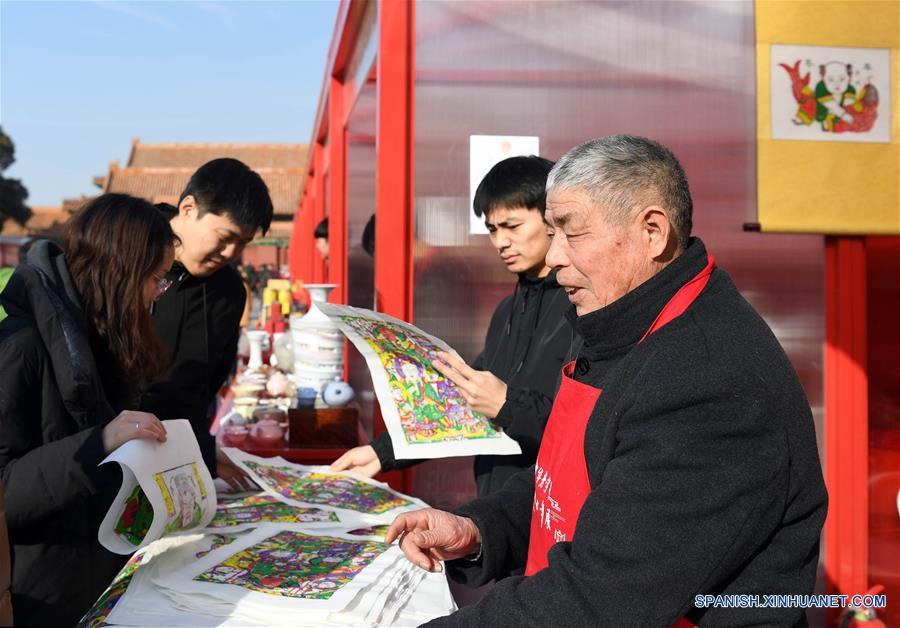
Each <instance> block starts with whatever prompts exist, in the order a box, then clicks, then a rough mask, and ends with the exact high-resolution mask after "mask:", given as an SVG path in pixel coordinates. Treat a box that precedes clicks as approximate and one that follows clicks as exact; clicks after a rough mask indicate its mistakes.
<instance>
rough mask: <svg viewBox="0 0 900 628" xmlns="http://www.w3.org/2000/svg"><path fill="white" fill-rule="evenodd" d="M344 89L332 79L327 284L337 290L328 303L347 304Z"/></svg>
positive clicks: (329, 104)
mask: <svg viewBox="0 0 900 628" xmlns="http://www.w3.org/2000/svg"><path fill="white" fill-rule="evenodd" d="M345 91H346V90H345V88H344V86H343V84H342V83H341V81H340V80H338V79H336V78H332V79H331V93H330V94H329V98H328V117H329V122H328V127H329V130H330V137H329V144H328V150H329V153H330V155H329V166H330V167H329V177H328V186H329V188H330V190H329V191H330V194H329V196H330V199H329V200H330V204H331V207H330V208H329V214H328V247H329V252H328V282H329V283H336V284H337V285H338V287H337V289H336V290H335V291H334V292H333V293H332V297H331V300H332V301H334V302H335V303H346V302H347V127H346V120H345V119H344V92H345Z"/></svg>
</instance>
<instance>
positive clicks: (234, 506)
mask: <svg viewBox="0 0 900 628" xmlns="http://www.w3.org/2000/svg"><path fill="white" fill-rule="evenodd" d="M260 521H269V522H275V523H309V522H317V521H340V519H339V518H338V516H337V514H336V513H334V512H333V511H331V510H322V509H321V508H299V507H297V506H291V505H290V504H285V503H284V502H280V501H278V500H277V499H275V498H274V497H272V496H271V495H250V496H249V497H241V498H239V499H234V500H229V501H224V502H222V503H220V504H219V505H218V506H217V507H216V515H215V516H214V517H213V520H212V521H210V523H209V527H210V528H226V527H229V526H236V525H241V524H245V523H258V522H260Z"/></svg>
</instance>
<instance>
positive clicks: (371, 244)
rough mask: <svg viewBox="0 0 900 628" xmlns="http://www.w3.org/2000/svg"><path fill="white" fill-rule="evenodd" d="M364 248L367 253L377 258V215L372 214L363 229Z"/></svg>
mask: <svg viewBox="0 0 900 628" xmlns="http://www.w3.org/2000/svg"><path fill="white" fill-rule="evenodd" d="M362 247H363V250H364V251H365V252H366V253H368V254H369V255H370V256H372V257H375V214H372V216H371V218H369V222H367V223H366V226H365V227H364V228H363V234H362Z"/></svg>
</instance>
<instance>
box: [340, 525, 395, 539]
mask: <svg viewBox="0 0 900 628" xmlns="http://www.w3.org/2000/svg"><path fill="white" fill-rule="evenodd" d="M389 527H390V526H389V525H387V524H382V525H377V526H368V527H366V528H356V529H355V530H350V531H349V532H347V534H353V535H354V536H380V537H381V538H384V537H386V536H387V531H388V528H389Z"/></svg>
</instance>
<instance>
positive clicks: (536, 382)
mask: <svg viewBox="0 0 900 628" xmlns="http://www.w3.org/2000/svg"><path fill="white" fill-rule="evenodd" d="M552 167H553V162H551V161H548V160H546V159H542V158H541V157H535V156H531V157H510V158H509V159H504V160H503V161H501V162H499V163H498V164H496V165H495V166H494V167H493V168H492V169H491V170H490V171H489V172H488V173H487V175H485V177H484V179H483V180H482V181H481V183H480V184H479V186H478V189H477V190H476V192H475V199H474V210H475V214H476V215H477V216H484V221H485V224H486V225H487V228H488V231H489V232H490V237H491V243H492V244H493V245H494V248H496V249H497V252H498V253H499V255H500V259H501V260H502V261H503V263H504V264H505V265H506V268H507V270H509V272H511V273H514V274H516V275H517V276H518V282H517V283H516V288H515V291H514V293H513V294H512V295H510V296H508V297H506V298H505V299H503V301H501V302H500V304H499V305H498V306H497V309H496V311H495V312H494V315H493V317H492V318H491V323H490V326H489V327H488V332H487V338H486V339H485V343H484V350H483V351H482V352H481V353H480V354H479V355H478V357H476V358H475V360H474V361H473V362H472V364H471V366H470V365H467V364H466V363H465V362H463V361H462V360H460V359H459V358H458V357H456V356H453V355H448V354H442V359H444V360H445V363H446V364H445V365H444V366H441V365H440V364H437V363H436V366H437V367H438V368H439V369H440V370H441V372H442V373H443V374H444V375H445V376H446V377H448V378H449V379H451V380H453V381H454V382H455V383H456V384H457V385H459V386H460V388H461V389H462V391H463V394H464V395H465V396H466V398H467V399H468V401H469V403H470V405H471V406H472V408H473V409H475V410H476V411H478V412H481V413H482V414H484V415H485V416H487V417H488V418H490V419H491V421H492V422H493V423H495V424H496V425H498V426H500V427H502V428H503V429H504V431H505V432H506V434H508V435H509V436H510V437H511V438H514V439H515V440H516V441H517V442H518V443H519V445H520V446H521V447H522V453H521V454H519V455H515V456H487V455H483V456H476V457H475V482H476V485H477V489H478V495H487V494H488V493H491V492H493V491H496V490H498V489H499V488H500V487H501V486H503V484H504V482H506V480H507V479H508V478H509V477H510V476H512V475H514V474H515V473H517V472H519V471H521V470H522V469H527V468H528V467H530V466H531V465H532V464H534V460H535V457H536V456H537V452H538V447H539V445H540V442H541V435H542V434H543V432H544V425H545V424H546V422H547V417H548V416H549V414H550V407H551V406H552V404H553V393H554V389H555V387H556V381H557V379H558V377H559V370H560V368H561V367H562V361H563V358H564V357H565V355H566V352H567V350H568V349H569V345H570V343H571V340H572V328H571V326H570V325H569V323H568V322H567V321H566V320H565V316H564V315H565V312H566V310H567V309H568V308H569V303H568V300H567V299H566V296H565V294H564V293H563V291H562V289H561V288H560V286H559V284H558V283H557V282H556V277H555V275H556V273H555V272H553V271H551V270H550V268H548V267H547V265H546V264H545V263H544V257H545V256H546V254H547V249H548V248H549V246H550V238H549V236H548V232H547V225H546V223H545V222H544V208H545V206H546V205H545V202H546V194H545V192H544V186H545V184H546V182H547V174H548V173H549V172H550V169H551V168H552ZM416 462H419V461H415V460H402V461H398V460H395V459H394V452H393V447H392V444H391V439H390V436H389V435H388V433H387V432H385V433H383V434H381V435H380V436H379V437H378V438H376V439H375V440H374V441H373V442H372V444H371V445H365V446H363V447H357V448H355V449H351V450H350V451H348V452H346V453H345V454H344V455H343V456H341V457H340V458H338V459H337V460H336V461H335V462H334V463H333V464H332V468H333V469H335V470H350V471H355V472H357V473H360V474H362V475H365V476H367V477H372V476H374V475H375V474H376V473H378V472H379V471H389V470H391V469H398V468H403V467H406V466H410V465H411V464H415V463H416Z"/></svg>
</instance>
